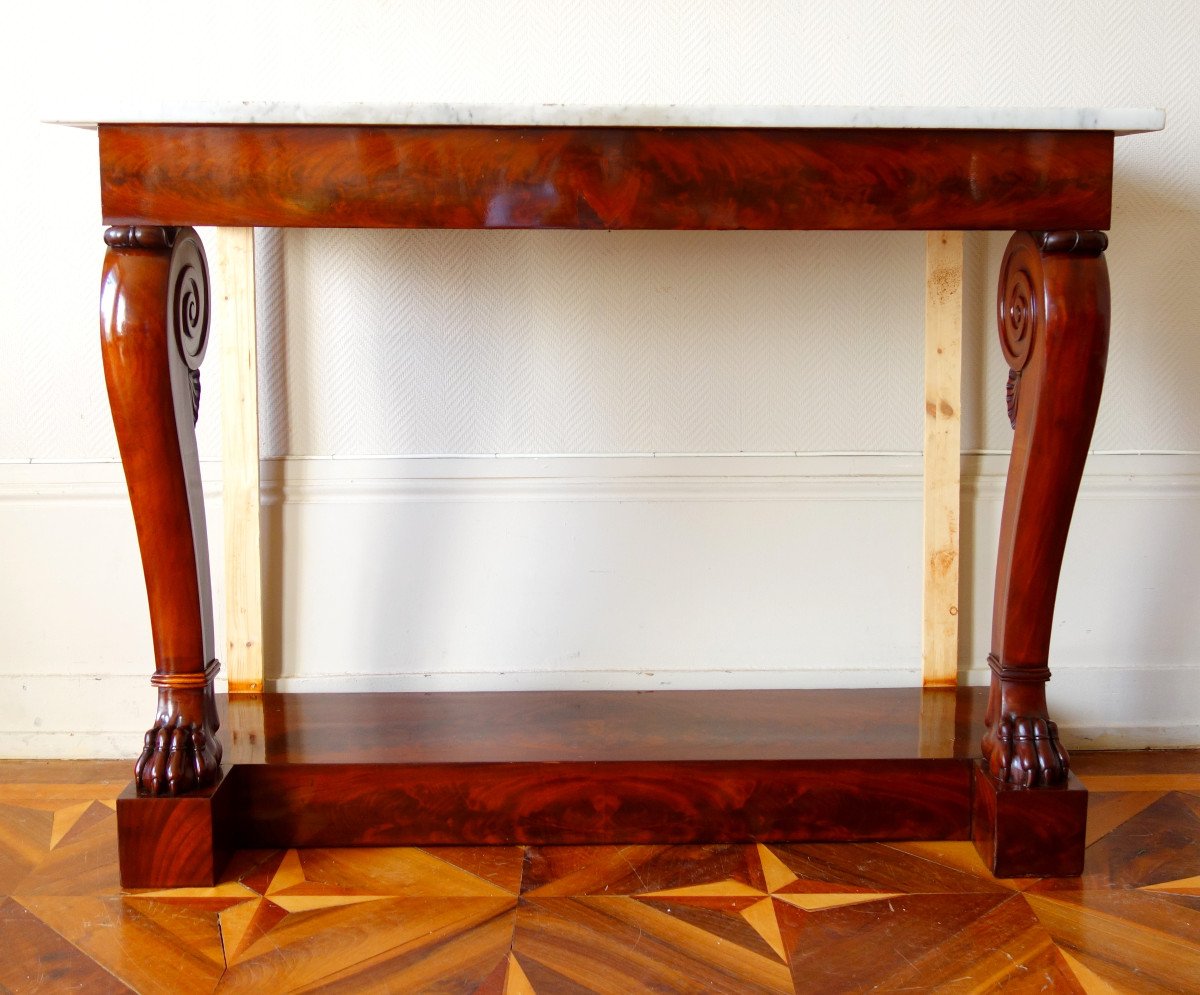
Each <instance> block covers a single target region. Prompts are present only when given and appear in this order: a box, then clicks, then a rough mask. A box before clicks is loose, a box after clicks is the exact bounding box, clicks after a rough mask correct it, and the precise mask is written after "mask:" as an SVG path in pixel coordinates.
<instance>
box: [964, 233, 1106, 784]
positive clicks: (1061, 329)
mask: <svg viewBox="0 0 1200 995" xmlns="http://www.w3.org/2000/svg"><path fill="white" fill-rule="evenodd" d="M1107 245H1108V239H1107V238H1106V236H1105V235H1104V233H1103V232H1095V231H1083V232H1076V231H1050V232H1018V233H1017V234H1015V235H1014V236H1013V237H1012V239H1011V240H1010V241H1009V243H1008V249H1007V251H1006V253H1005V256H1004V262H1003V265H1002V266H1001V272H1000V287H999V300H998V311H999V315H998V317H999V323H1000V344H1001V348H1002V349H1003V350H1004V355H1005V358H1006V359H1007V360H1008V364H1009V367H1010V368H1011V372H1010V374H1009V382H1008V391H1009V417H1010V419H1011V420H1012V422H1013V427H1014V428H1015V430H1016V436H1015V438H1014V440H1013V448H1012V458H1011V462H1010V463H1009V470H1008V484H1007V487H1006V489H1005V493H1004V515H1003V519H1002V521H1001V526H1000V555H999V561H998V563H997V567H996V593H995V602H994V607H993V616H992V652H991V655H990V656H989V657H988V663H989V665H990V666H991V668H992V684H991V695H990V699H989V703H988V711H987V732H986V733H985V735H984V738H983V755H984V759H985V761H986V763H987V766H988V770H989V771H990V773H991V775H992V777H993V778H994V779H995V780H996V781H997V782H998V783H1000V784H1011V785H1014V786H1017V787H1037V786H1050V785H1058V784H1063V783H1064V782H1065V781H1066V779H1067V772H1068V767H1069V759H1068V756H1067V752H1066V750H1065V749H1063V747H1062V745H1061V744H1060V743H1059V741H1058V732H1057V729H1056V727H1055V725H1054V723H1053V722H1052V721H1051V720H1050V716H1049V714H1048V712H1047V710H1046V681H1047V680H1048V679H1049V677H1050V670H1049V667H1048V655H1049V648H1050V632H1051V623H1052V619H1053V614H1054V598H1055V593H1056V591H1057V588H1058V576H1059V570H1060V568H1061V566H1062V558H1063V549H1064V547H1065V545H1066V541H1067V529H1068V527H1069V526H1070V523H1071V513H1072V511H1073V510H1074V507H1075V497H1076V494H1077V493H1078V491H1079V481H1080V477H1081V476H1082V474H1083V464H1084V461H1085V460H1086V458H1087V450H1088V445H1089V443H1090V442H1091V437H1092V429H1093V427H1094V425H1095V423H1096V411H1097V408H1098V406H1099V403H1100V390H1101V386H1102V384H1103V381H1104V367H1105V361H1106V358H1107V355H1108V327H1109V290H1108V269H1107V266H1106V265H1105V261H1104V250H1105V248H1106V247H1107Z"/></svg>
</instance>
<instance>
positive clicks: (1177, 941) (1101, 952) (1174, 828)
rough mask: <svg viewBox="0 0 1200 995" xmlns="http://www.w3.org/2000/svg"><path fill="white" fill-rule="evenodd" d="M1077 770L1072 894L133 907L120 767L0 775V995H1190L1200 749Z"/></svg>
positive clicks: (814, 889) (398, 892)
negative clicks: (1085, 796)
mask: <svg viewBox="0 0 1200 995" xmlns="http://www.w3.org/2000/svg"><path fill="white" fill-rule="evenodd" d="M1108 757H1117V758H1118V759H1117V760H1109V759H1106V758H1108ZM1193 761H1194V762H1193ZM1076 767H1077V770H1078V772H1079V774H1080V777H1081V778H1082V780H1083V781H1084V783H1085V784H1087V785H1089V787H1090V786H1091V785H1092V783H1094V784H1095V787H1094V788H1092V791H1091V793H1090V796H1089V813H1088V820H1089V824H1088V842H1089V846H1088V849H1087V860H1086V865H1085V869H1084V873H1083V876H1082V877H1080V878H1074V879H1070V878H1068V879H1057V880H1055V879H1046V880H1037V879H1018V880H1008V881H996V880H993V879H992V877H991V876H990V875H989V874H988V873H987V872H986V870H985V869H984V867H983V865H982V863H981V862H980V860H979V857H978V856H977V855H976V853H975V849H974V846H973V845H972V844H971V843H908V844H850V843H830V844H802V845H774V844H772V845H708V846H703V845H692V846H623V847H617V846H597V847H584V846H575V847H570V846H560V847H515V846H514V847H429V848H413V847H402V848H379V849H345V848H343V849H310V850H287V851H280V850H274V851H241V852H239V853H237V854H236V855H235V857H234V858H233V860H232V862H231V863H230V865H229V867H228V868H227V870H226V872H225V874H224V876H223V878H222V880H221V883H220V884H218V885H217V886H216V887H215V888H188V889H174V890H163V891H144V890H143V891H127V892H126V891H122V890H121V888H120V886H119V884H118V880H117V848H116V815H115V810H114V805H115V798H116V796H117V794H119V792H120V791H121V789H122V788H123V787H124V786H125V784H126V783H127V782H128V780H129V765H128V764H125V763H120V764H113V763H108V762H94V763H82V762H69V763H68V762H0V939H2V940H3V947H2V949H0V991H6V992H7V991H12V992H60V991H67V990H78V991H83V992H89V993H91V992H127V991H135V992H151V993H152V992H171V993H177V992H214V991H221V992H234V991H246V992H270V993H276V992H301V991H312V990H318V989H319V990H321V991H335V992H336V991H346V992H402V993H419V992H448V993H458V992H462V993H494V995H526V993H538V995H547V993H570V992H613V993H621V995H627V993H631V992H642V991H668V992H693V991H694V992H729V993H736V995H747V993H754V992H858V991H874V990H879V991H905V990H907V991H947V992H990V991H995V990H999V989H1004V990H1009V989H1011V990H1014V991H1061V992H1110V991H1112V992H1196V991H1200V783H1198V777H1197V775H1200V752H1192V753H1190V754H1184V753H1180V752H1175V753H1172V754H1166V753H1145V754H1141V755H1140V756H1139V755H1131V754H1122V755H1108V754H1083V755H1080V756H1079V757H1077V758H1076ZM1089 773H1090V775H1091V776H1089ZM1172 785H1177V787H1172ZM1101 789H1102V790H1101Z"/></svg>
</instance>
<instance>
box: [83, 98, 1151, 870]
mask: <svg viewBox="0 0 1200 995" xmlns="http://www.w3.org/2000/svg"><path fill="white" fill-rule="evenodd" d="M71 120H72V122H74V123H83V124H86V125H89V126H94V127H98V129H99V143H100V183H101V193H102V203H103V216H104V221H105V223H106V225H108V226H109V227H108V229H107V231H106V233H105V241H106V243H107V245H108V252H107V255H106V257H105V263H104V271H103V280H102V288H101V303H100V326H101V337H102V345H103V356H104V369H105V375H106V378H107V383H108V393H109V399H110V403H111V408H112V415H113V421H114V424H115V427H116V433H117V440H118V443H119V446H120V451H121V457H122V460H123V463H124V468H125V475H126V479H127V481H128V486H129V495H130V500H131V502H132V506H133V513H134V519H135V523H136V526H137V534H138V541H139V544H140V547H141V554H142V563H143V567H144V571H145V577H146V588H147V594H148V598H149V602H150V613H151V622H152V630H153V642H154V655H155V670H154V673H153V675H152V677H151V684H152V685H153V686H154V687H155V688H156V689H157V694H158V708H157V713H156V716H155V718H154V722H153V725H152V727H151V729H150V730H149V732H148V733H147V734H146V740H145V748H144V750H143V752H142V755H141V757H140V758H139V759H138V761H137V764H136V769H135V776H134V783H133V784H132V785H131V786H130V787H129V788H128V789H127V790H126V792H125V794H123V795H122V796H121V798H120V799H119V801H118V809H117V813H118V823H119V833H120V851H121V873H122V881H123V883H125V884H126V885H128V886H168V885H188V884H202V883H211V882H212V881H213V880H214V878H215V876H216V875H217V874H218V873H219V871H220V867H221V863H222V860H223V855H224V854H225V853H227V851H228V850H229V849H230V848H234V847H238V846H303V845H355V844H358V845H371V844H376V845H380V844H404V843H411V844H438V843H472V844H479V843H589V842H590V843H616V842H630V843H634V842H688V841H697V840H716V841H721V840H728V841H734V840H747V841H749V840H757V841H763V842H767V841H773V840H774V841H781V840H791V841H799V840H816V839H820V840H850V839H857V840H864V839H939V838H941V839H967V838H972V837H973V838H974V839H975V841H976V844H977V845H978V846H979V848H980V852H981V853H982V854H983V855H984V858H985V860H987V862H988V864H989V866H990V867H991V868H992V869H993V871H994V872H995V873H996V874H998V875H1032V874H1037V875H1055V874H1058V875H1067V874H1076V873H1079V871H1080V869H1081V866H1082V858H1083V840H1084V824H1085V813H1086V791H1085V790H1084V789H1083V787H1082V785H1080V784H1079V782H1078V781H1077V780H1076V779H1075V777H1074V776H1073V775H1072V774H1071V772H1070V767H1069V759H1068V756H1067V753H1066V751H1065V750H1064V749H1063V748H1062V746H1061V744H1060V743H1059V741H1058V736H1057V730H1056V727H1055V724H1054V722H1053V721H1052V720H1051V718H1050V715H1049V713H1048V711H1047V708H1046V696H1045V684H1046V681H1047V680H1048V679H1049V677H1050V671H1049V669H1048V656H1049V643H1050V634H1051V620H1052V614H1053V608H1054V600H1055V593H1056V589H1057V584H1058V577H1059V569H1060V566H1061V562H1062V556H1063V549H1064V544H1065V542H1066V536H1067V529H1068V526H1069V523H1070V519H1071V514H1072V510H1073V507H1074V503H1075V497H1076V492H1077V490H1078V486H1079V481H1080V476H1081V474H1082V472H1083V465H1084V460H1085V458H1086V454H1087V448H1088V444H1089V441H1090V438H1091V434H1092V428H1093V425H1094V422H1095V417H1096V411H1097V407H1098V404H1099V400H1100V391H1101V384H1102V381H1103V377H1104V367H1105V359H1106V354H1107V346H1108V331H1109V288H1108V275H1107V270H1106V264H1105V259H1104V250H1105V248H1106V246H1107V238H1106V236H1105V235H1104V233H1103V230H1104V229H1106V228H1107V227H1108V226H1109V218H1110V207H1111V199H1112V175H1113V144H1114V137H1115V136H1116V135H1120V134H1127V133H1132V132H1137V131H1150V130H1156V129H1158V128H1161V127H1162V125H1163V115H1162V113H1161V112H1159V111H1153V110H1094V109H1075V110H1066V109H1061V110H1060V109H1033V110H1022V109H1008V108H1001V109H967V108H803V107H794V108H793V107H787V108H769V107H768V108H684V107H658V108H652V107H611V108H604V107H584V108H579V107H567V106H558V105H545V106H536V107H504V106H473V107H472V106H457V105H397V106H366V105H362V106H353V105H351V106H346V107H331V108H319V107H311V106H304V107H292V106H287V105H281V104H271V105H265V104H264V105H257V104H234V105H229V106H202V107H186V108H181V107H149V108H143V109H141V110H140V111H133V112H121V113H120V114H116V115H114V114H93V115H86V114H85V115H73V116H71ZM193 225H222V226H240V227H253V226H283V227H288V226H291V227H369V228H414V227H431V228H581V229H702V230H728V229H752V230H765V229H859V230H863V229H927V230H929V229H932V230H941V229H948V230H976V229H1003V230H1010V229H1015V230H1016V234H1014V235H1013V236H1012V238H1011V240H1010V242H1009V244H1008V248H1007V251H1006V253H1005V256H1004V260H1003V263H1002V265H1001V272H1000V275H999V292H998V305H997V310H998V321H999V331H1000V344H1001V348H1002V350H1003V352H1004V356H1005V359H1006V360H1007V361H1008V365H1009V367H1010V373H1009V377H1008V384H1007V398H1008V411H1009V416H1010V418H1011V420H1012V423H1013V426H1014V430H1015V437H1014V442H1013V448H1012V457H1011V463H1010V468H1009V476H1008V484H1007V488H1006V491H1005V498H1004V509H1003V518H1002V524H1001V530H1000V553H999V562H998V568H997V576H996V588H995V599H994V606H993V625H992V647H991V654H990V656H989V657H988V663H989V664H990V666H991V670H992V678H991V686H990V689H989V690H988V692H987V696H986V702H985V701H984V700H983V699H982V698H980V696H979V695H978V694H976V693H975V692H973V691H971V690H969V689H959V690H953V689H951V690H948V691H947V690H942V691H938V690H926V691H920V690H916V689H914V690H912V691H857V692H672V693H663V692H656V693H653V694H649V695H647V694H641V695H638V694H609V693H589V694H580V693H574V694H572V693H554V694H545V693H539V694H500V695H374V694H363V695H333V696H324V697H321V696H313V697H312V698H306V697H305V696H287V695H265V696H263V698H262V707H263V708H264V711H265V715H266V742H265V745H264V755H263V760H264V762H262V763H253V764H236V765H226V767H225V768H223V767H222V744H221V741H220V739H219V738H218V729H219V727H220V720H221V714H220V713H221V711H222V710H223V709H224V707H225V702H224V701H223V700H218V697H217V696H216V695H215V694H214V690H213V679H214V677H215V675H216V673H217V671H218V668H219V663H218V661H217V659H216V653H215V648H214V640H213V624H212V608H211V592H210V583H209V566H208V547H207V537H206V531H205V522H204V508H203V502H202V500H201V491H200V474H199V466H198V462H197V456H196V444H195V434H194V423H195V419H196V418H197V417H198V413H199V404H200V364H201V361H202V359H203V358H204V352H205V346H206V341H207V335H208V309H209V289H208V275H207V267H206V262H205V255H204V250H203V248H202V246H201V243H200V239H199V238H198V237H197V235H196V232H195V231H194V230H193V228H192V227H191V226H193ZM399 610H403V606H399ZM939 695H941V696H942V698H940V699H939V698H938V697H937V696H939ZM946 695H949V696H950V698H949V701H950V706H951V707H950V712H949V713H948V714H949V715H950V718H949V719H948V720H947V721H948V722H950V723H951V726H950V731H951V735H950V736H949V737H948V739H947V746H946V748H945V749H944V750H942V751H940V752H938V751H929V750H926V749H923V748H922V747H921V746H920V744H919V743H917V742H916V740H915V738H914V735H913V733H912V732H911V725H912V723H913V722H914V721H915V719H916V717H917V716H918V714H919V713H920V711H921V709H922V708H930V707H933V705H934V704H936V702H937V701H939V700H940V701H942V702H943V703H945V701H946V700H947V699H946V698H945V696H946ZM977 751H978V752H979V753H981V755H982V756H981V759H975V755H976V752H977Z"/></svg>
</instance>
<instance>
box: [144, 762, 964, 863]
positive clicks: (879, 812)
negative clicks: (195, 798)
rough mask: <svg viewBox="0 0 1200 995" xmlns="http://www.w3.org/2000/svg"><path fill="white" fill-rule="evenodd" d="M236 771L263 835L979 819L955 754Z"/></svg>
mask: <svg viewBox="0 0 1200 995" xmlns="http://www.w3.org/2000/svg"><path fill="white" fill-rule="evenodd" d="M229 779H231V780H232V781H233V782H234V784H235V790H236V798H237V801H236V802H235V805H234V808H235V810H236V812H237V830H236V832H237V835H238V839H239V840H240V841H241V844H242V845H244V846H255V847H258V846H357V845H367V846H396V845H410V844H416V845H422V846H424V845H447V844H457V843H462V844H470V845H479V844H512V843H528V844H588V845H593V844H600V843H693V842H722V843H723V842H746V841H751V840H758V841H776V840H780V841H787V840H888V839H890V840H909V839H966V838H967V836H968V834H969V832H970V823H971V784H970V773H969V768H968V767H967V766H966V765H965V764H964V763H963V762H962V761H956V760H953V759H946V760H931V759H925V760H872V761H853V760H840V761H839V760H820V761H816V760H810V761H785V760H775V761H755V762H753V763H747V762H746V761H741V760H737V761H729V760H727V761H716V760H712V761H657V760H644V761H640V762H638V761H609V762H591V763H577V762H571V761H549V762H537V761H534V762H527V763H455V764H420V765H418V764H388V765H386V766H380V765H372V764H352V765H346V764H312V765H308V764H295V763H291V764H280V765H263V766H255V765H241V766H238V767H236V768H234V770H233V771H232V772H231V774H230V775H229ZM171 845H172V847H173V846H174V844H173V843H172V844H171ZM172 877H173V875H172ZM180 880H187V879H186V878H181V879H180ZM157 882H158V883H160V884H161V883H164V879H162V878H159V879H157Z"/></svg>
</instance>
